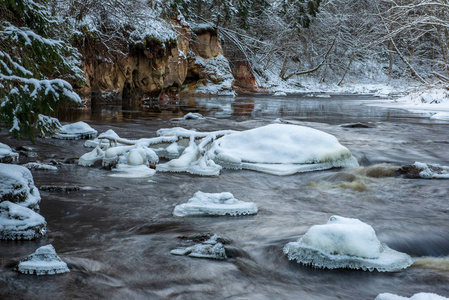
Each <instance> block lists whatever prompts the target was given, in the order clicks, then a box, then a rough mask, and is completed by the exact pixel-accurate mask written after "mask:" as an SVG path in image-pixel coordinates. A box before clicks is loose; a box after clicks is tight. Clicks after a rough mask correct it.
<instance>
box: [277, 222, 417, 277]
mask: <svg viewBox="0 0 449 300" xmlns="http://www.w3.org/2000/svg"><path fill="white" fill-rule="evenodd" d="M284 253H285V254H287V256H288V258H289V260H297V261H298V262H299V263H302V264H305V265H312V266H314V267H318V268H328V269H336V268H350V269H362V270H364V271H365V270H369V271H373V270H374V269H376V270H378V271H379V272H394V271H400V270H402V269H405V268H407V267H409V266H410V265H411V264H412V263H413V260H412V258H411V257H410V256H409V255H407V254H405V253H400V252H397V251H395V250H392V249H390V248H389V247H388V246H387V245H385V244H382V243H380V241H379V240H378V239H377V237H376V234H375V232H374V229H373V228H372V227H371V226H369V225H368V224H365V223H363V222H361V221H360V220H358V219H351V218H344V217H340V216H332V217H331V218H330V219H329V221H328V222H327V224H324V225H315V226H312V227H311V228H310V229H309V230H308V231H307V232H306V234H305V235H304V236H303V237H302V238H300V239H299V240H298V241H297V242H290V243H288V244H287V245H285V247H284Z"/></svg>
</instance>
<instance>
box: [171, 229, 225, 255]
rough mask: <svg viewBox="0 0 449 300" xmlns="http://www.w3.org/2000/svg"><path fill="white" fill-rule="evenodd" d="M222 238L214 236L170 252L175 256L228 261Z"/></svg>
mask: <svg viewBox="0 0 449 300" xmlns="http://www.w3.org/2000/svg"><path fill="white" fill-rule="evenodd" d="M223 242H224V241H223V240H222V239H221V238H220V236H218V235H216V234H214V235H213V236H212V237H211V238H210V239H208V240H206V241H204V242H202V243H200V244H196V245H193V246H190V247H187V248H183V249H174V250H172V251H170V253H171V254H173V255H186V256H190V257H196V258H209V259H218V260H224V259H227V258H228V256H227V255H226V249H225V246H224V245H223Z"/></svg>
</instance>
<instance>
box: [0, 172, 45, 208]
mask: <svg viewBox="0 0 449 300" xmlns="http://www.w3.org/2000/svg"><path fill="white" fill-rule="evenodd" d="M0 179H1V180H0V202H1V201H11V202H13V203H17V204H19V205H21V206H24V207H28V208H30V209H33V210H35V211H38V210H39V202H40V201H41V196H40V194H39V190H38V189H37V188H36V187H35V186H34V181H33V176H32V175H31V172H30V170H28V169H27V168H25V167H23V166H18V165H10V164H0Z"/></svg>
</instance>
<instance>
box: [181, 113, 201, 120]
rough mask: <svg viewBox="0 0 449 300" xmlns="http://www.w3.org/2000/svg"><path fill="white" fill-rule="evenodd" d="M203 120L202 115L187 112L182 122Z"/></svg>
mask: <svg viewBox="0 0 449 300" xmlns="http://www.w3.org/2000/svg"><path fill="white" fill-rule="evenodd" d="M198 119H204V117H203V115H202V114H199V113H192V112H189V113H187V114H186V115H185V116H184V120H198Z"/></svg>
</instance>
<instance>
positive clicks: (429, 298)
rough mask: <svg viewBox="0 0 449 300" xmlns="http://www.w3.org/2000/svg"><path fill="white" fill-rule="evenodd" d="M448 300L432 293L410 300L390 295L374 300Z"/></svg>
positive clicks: (412, 297) (382, 295)
mask: <svg viewBox="0 0 449 300" xmlns="http://www.w3.org/2000/svg"><path fill="white" fill-rule="evenodd" d="M447 299H449V298H446V297H443V296H440V295H437V294H434V293H418V294H415V295H413V296H411V297H410V298H407V297H402V296H398V295H395V294H390V293H382V294H379V295H378V296H377V297H376V299H375V300H447Z"/></svg>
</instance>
